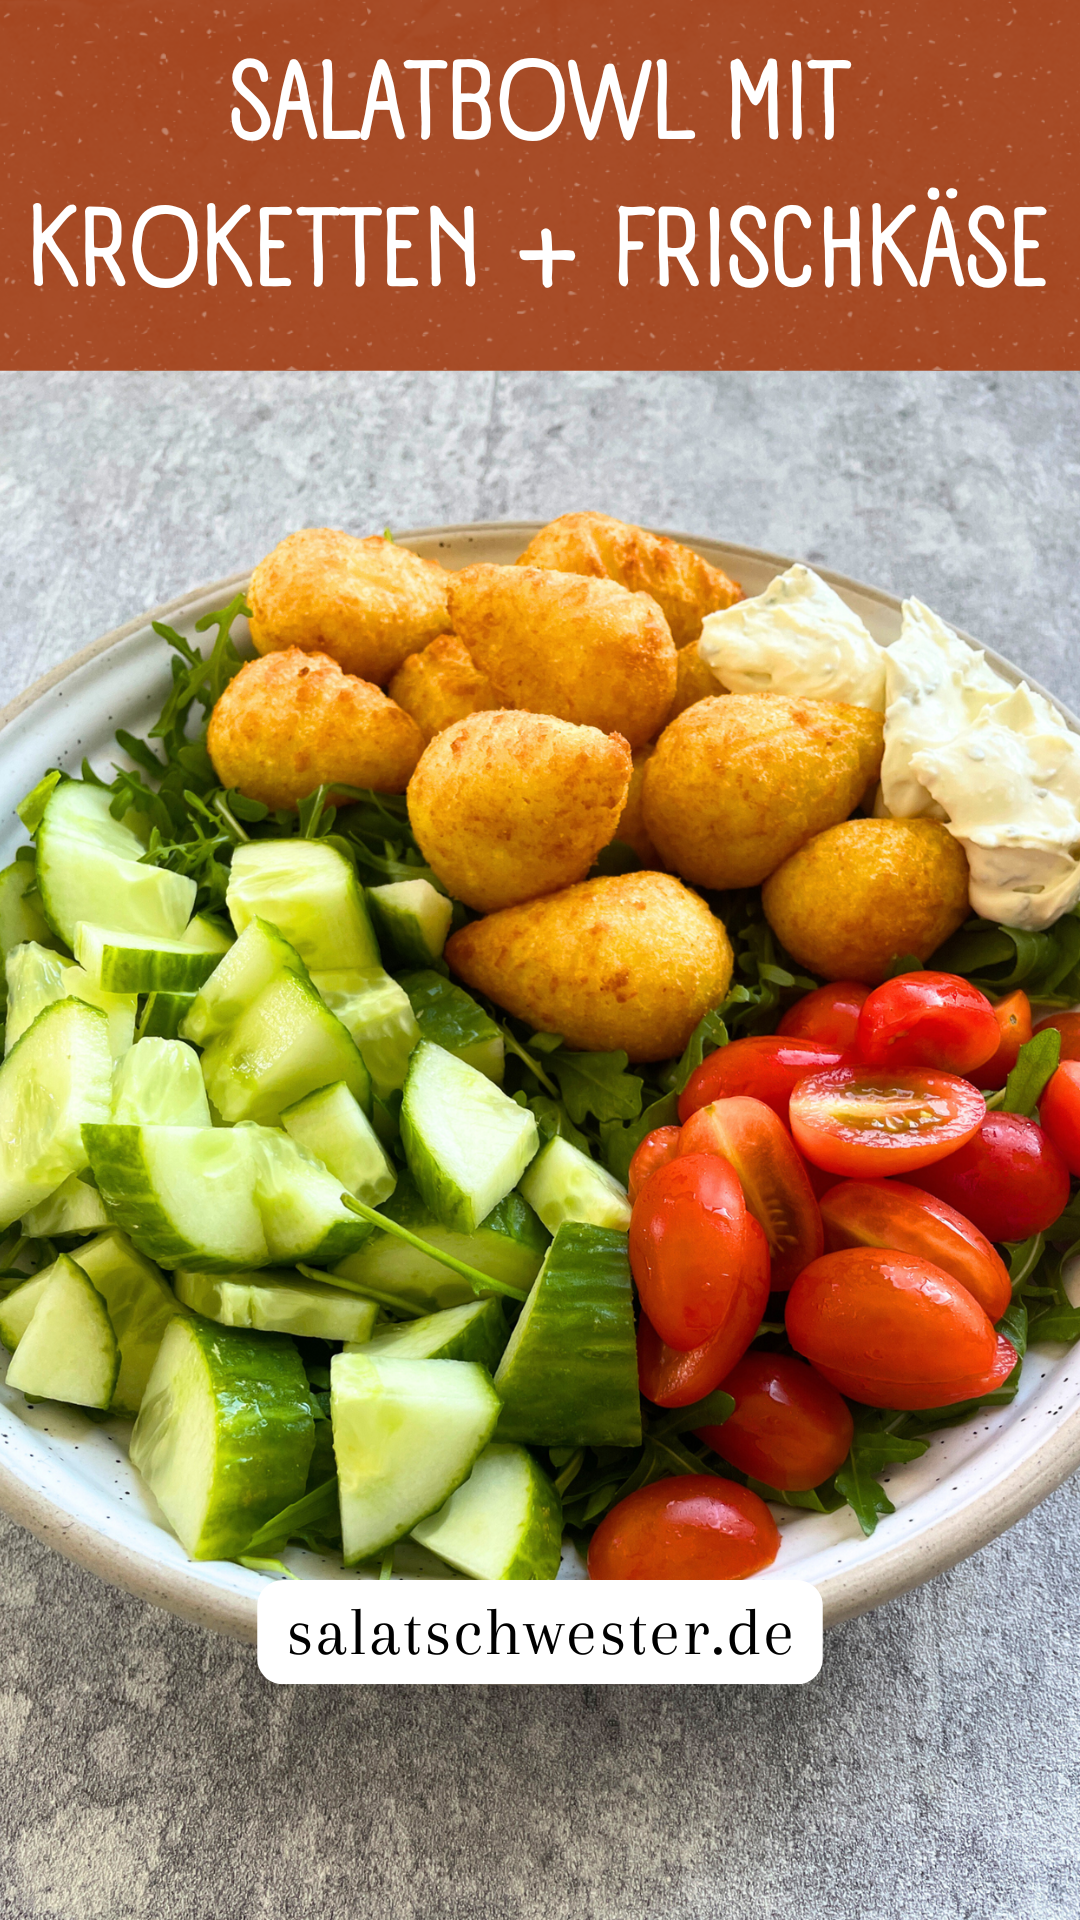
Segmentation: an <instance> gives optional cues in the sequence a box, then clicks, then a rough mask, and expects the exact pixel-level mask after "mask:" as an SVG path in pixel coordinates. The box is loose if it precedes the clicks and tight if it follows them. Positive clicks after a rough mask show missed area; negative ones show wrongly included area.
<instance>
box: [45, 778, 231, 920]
mask: <svg viewBox="0 0 1080 1920" xmlns="http://www.w3.org/2000/svg"><path fill="white" fill-rule="evenodd" d="M111 803H112V795H111V794H110V793H108V792H106V790H105V789H104V788H103V787H92V786H88V785H86V784H85V783H84V782H83V781H81V780H61V781H60V783H59V785H58V786H56V787H54V789H53V791H52V792H51V793H50V795H49V797H48V799H47V800H46V802H45V807H44V811H43V813H42V815H41V820H40V824H39V825H38V828H37V831H36V835H35V838H36V840H37V884H38V892H39V894H40V896H41V904H42V907H43V909H44V913H45V918H46V920H47V921H48V923H49V925H50V927H52V929H53V932H54V933H58V934H59V935H60V937H61V939H62V940H63V941H64V942H65V943H66V944H67V946H69V947H71V948H72V950H74V946H75V929H76V927H77V926H78V924H79V922H80V920H94V919H95V918H98V919H101V920H104V921H105V922H106V923H107V924H108V925H109V926H111V927H118V928H123V930H124V931H125V932H126V933H150V934H155V935H157V936H159V937H161V938H163V939H165V940H178V939H179V938H180V935H181V934H182V933H183V931H184V928H185V927H186V926H187V923H188V920H189V918H190V916H191V910H192V908H193V907H194V905H195V894H196V886H195V882H194V880H189V879H188V878H187V876H186V875H185V874H180V873H170V872H169V871H168V870H167V868H165V867H154V866H144V865H142V864H141V862H142V857H143V854H144V853H145V851H146V849H145V847H144V846H143V843H142V841H141V840H140V839H139V838H138V835H137V834H134V833H133V832H132V831H131V828H130V827H127V826H125V825H124V824H123V822H122V821H120V820H114V819H113V817H112V814H111V813H110V812H109V807H110V805H111Z"/></svg>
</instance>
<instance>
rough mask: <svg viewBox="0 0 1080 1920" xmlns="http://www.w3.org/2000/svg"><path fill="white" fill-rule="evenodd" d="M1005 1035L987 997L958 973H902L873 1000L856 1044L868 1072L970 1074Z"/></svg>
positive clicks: (873, 995) (869, 999)
mask: <svg viewBox="0 0 1080 1920" xmlns="http://www.w3.org/2000/svg"><path fill="white" fill-rule="evenodd" d="M1000 1038H1001V1032H1000V1029H999V1027H998V1023H997V1021H996V1019H995V1018H994V1009H993V1007H992V1006H991V1005H990V1002H989V1000H988V999H987V997H986V995H985V993H980V992H979V989H978V987H973V986H972V984H971V982H970V980H962V979H961V978H960V976H959V974H956V973H901V974H897V976H896V978H895V979H894V980H886V982H885V984H884V986H881V987H875V988H874V990H873V992H872V993H870V994H868V995H867V998H866V1000H865V1001H864V1003H863V1010H862V1012H861V1013H860V1015H859V1028H858V1033H857V1035H856V1039H855V1045H856V1047H857V1049H858V1055H859V1059H860V1060H862V1061H864V1062H865V1064H866V1065H867V1066H868V1067H885V1068H887V1069H890V1070H891V1069H895V1070H896V1071H898V1072H900V1073H909V1072H911V1071H912V1070H913V1069H915V1068H918V1067H932V1068H935V1069H936V1070H937V1071H938V1072H939V1073H970V1072H971V1069H972V1068H973V1067H981V1066H982V1064H983V1062H984V1061H985V1060H989V1058H990V1055H991V1054H992V1053H993V1052H995V1050H996V1048H997V1044H998V1041H999V1040H1000Z"/></svg>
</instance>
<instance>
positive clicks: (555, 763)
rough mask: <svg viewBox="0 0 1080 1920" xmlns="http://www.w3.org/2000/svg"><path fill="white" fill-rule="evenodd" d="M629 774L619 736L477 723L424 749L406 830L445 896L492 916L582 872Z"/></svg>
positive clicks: (527, 718) (531, 722)
mask: <svg viewBox="0 0 1080 1920" xmlns="http://www.w3.org/2000/svg"><path fill="white" fill-rule="evenodd" d="M630 774H631V763H630V749H629V747H628V746H627V744H626V741H625V740H624V739H623V738H622V737H621V735H619V734H617V733H613V734H603V733H599V732H598V731H597V729H596V728H595V727H575V726H572V725H571V724H570V722H569V721H567V720H554V719H551V718H550V717H549V716H548V715H546V714H540V713H511V712H506V711H500V712H497V713H474V714H470V715H469V717H468V718H467V719H465V720H457V721H455V723H454V725H453V726H452V727H447V728H446V729H445V731H444V732H442V733H440V734H437V735H436V737H435V739H434V740H432V741H431V742H430V744H429V745H428V746H427V747H425V749H424V752H423V754H422V755H421V758H420V763H419V765H418V767H417V769H416V772H415V773H414V774H413V777H412V779H411V780H410V782H409V819H410V821H411V823H412V829H413V832H414V833H415V835H416V838H417V840H418V841H419V844H420V848H421V851H422V853H423V855H424V858H425V860H427V862H428V864H429V865H430V866H432V867H433V868H434V869H435V872H436V873H437V874H438V876H439V879H440V880H441V881H442V883H443V885H444V886H445V887H446V889H447V891H448V892H449V893H451V894H452V895H453V896H454V898H455V900H464V902H465V904H466V906H469V907H476V908H478V909H479V910H480V911H481V912H482V913H492V912H495V911H496V910H497V909H498V908H500V907H510V906H516V905H517V904H518V902H519V901H522V900H533V899H535V898H536V896H537V895H538V894H543V893H554V892H555V890H556V888H559V887H567V886H569V885H570V883H571V881H574V880H580V879H581V878H582V877H583V875H584V874H586V873H587V872H588V870H589V868H590V867H591V866H592V863H593V861H594V860H595V858H596V855H597V854H598V853H599V851H600V849H601V847H605V846H606V845H607V843H608V841H609V840H611V839H612V838H613V836H614V833H615V829H616V826H617V825H618V821H619V815H620V814H621V812H622V809H623V804H624V802H625V800H626V794H627V790H628V788H629V785H630Z"/></svg>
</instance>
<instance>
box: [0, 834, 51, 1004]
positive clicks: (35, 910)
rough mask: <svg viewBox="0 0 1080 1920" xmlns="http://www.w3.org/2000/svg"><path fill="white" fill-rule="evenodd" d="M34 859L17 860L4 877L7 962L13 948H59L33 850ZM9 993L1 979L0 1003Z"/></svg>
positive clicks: (0, 935)
mask: <svg viewBox="0 0 1080 1920" xmlns="http://www.w3.org/2000/svg"><path fill="white" fill-rule="evenodd" d="M26 852H27V853H28V854H30V855H31V857H30V859H28V860H26V859H24V860H13V861H12V863H11V865H10V867H5V868H4V870H3V872H2V873H0V958H3V959H4V960H6V959H7V956H8V954H9V953H10V952H11V949H12V947H21V946H24V945H25V944H26V942H27V941H33V943H34V945H35V946H38V947H58V946H59V945H60V942H59V940H58V939H57V937H56V935H55V933H54V932H53V930H52V928H51V927H50V925H49V923H48V921H47V920H46V918H45V915H44V914H43V913H42V911H41V901H40V898H39V895H38V891H37V868H36V866H35V863H34V859H33V853H32V849H31V848H29V847H27V849H26ZM6 993H7V982H6V979H4V978H0V999H3V998H4V996H5V995H6Z"/></svg>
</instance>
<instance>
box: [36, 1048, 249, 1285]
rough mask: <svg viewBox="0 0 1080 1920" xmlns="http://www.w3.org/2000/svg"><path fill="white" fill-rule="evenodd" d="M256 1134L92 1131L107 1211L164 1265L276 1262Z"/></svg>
mask: <svg viewBox="0 0 1080 1920" xmlns="http://www.w3.org/2000/svg"><path fill="white" fill-rule="evenodd" d="M12 1058H13V1059H14V1058H15V1056H14V1055H12ZM0 1078H2V1075H0ZM253 1133H254V1129H252V1128H248V1127H236V1128H229V1127H132V1126H120V1125H117V1124H116V1123H115V1122H113V1123H110V1124H106V1125H98V1126H88V1127H86V1128H85V1131H84V1138H85V1141H86V1150H87V1152H88V1154H89V1156H90V1166H91V1169H92V1171H93V1175H94V1178H95V1180H96V1181H97V1183H98V1186H99V1187H100V1189H101V1194H102V1198H103V1199H104V1202H105V1205H106V1206H107V1207H108V1209H109V1214H110V1216H111V1218H112V1219H113V1220H115V1221H116V1223H117V1225H118V1226H120V1227H123V1228H124V1230H125V1232H127V1233H129V1234H130V1235H131V1238H132V1240H133V1241H134V1243H135V1245H136V1246H137V1247H138V1249H139V1251H140V1252H141V1253H145V1254H147V1255H149V1257H150V1259H151V1260H156V1261H157V1262H158V1264H159V1266H163V1267H179V1266H198V1267H206V1268H212V1269H214V1270H216V1271H218V1272H221V1271H226V1272H227V1271H229V1270H230V1269H231V1268H234V1267H258V1266H265V1265H266V1264H267V1262H268V1261H269V1259H270V1258H271V1255H270V1251H269V1249H268V1247H267V1244H266V1234H265V1232H264V1230H263V1223H262V1219H261V1217H260V1213H259V1209H258V1207H257V1206H256V1203H255V1173H256V1166H255V1151H254V1147H253V1144H252V1136H253Z"/></svg>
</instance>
